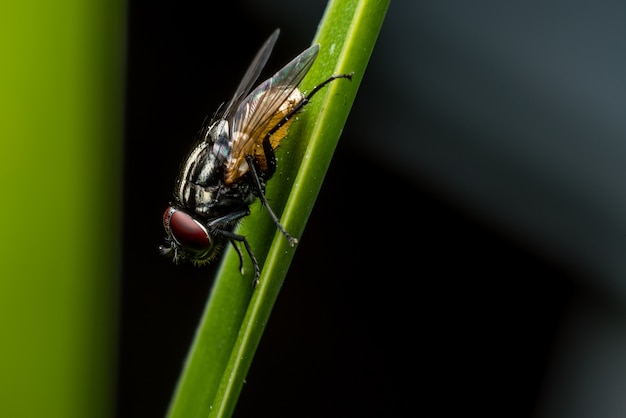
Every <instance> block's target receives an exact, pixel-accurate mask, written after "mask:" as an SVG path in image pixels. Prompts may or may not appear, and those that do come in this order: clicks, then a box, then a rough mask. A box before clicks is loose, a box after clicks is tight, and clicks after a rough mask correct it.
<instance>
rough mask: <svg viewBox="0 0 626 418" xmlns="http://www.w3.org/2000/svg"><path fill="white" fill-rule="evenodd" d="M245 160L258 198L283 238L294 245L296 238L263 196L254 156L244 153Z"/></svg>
mask: <svg viewBox="0 0 626 418" xmlns="http://www.w3.org/2000/svg"><path fill="white" fill-rule="evenodd" d="M246 161H247V162H248V166H249V167H250V172H251V174H252V178H253V179H254V185H255V187H256V189H257V192H258V194H259V199H261V203H262V204H263V206H265V208H266V209H267V212H268V213H269V214H270V217H271V218H272V220H273V221H274V223H275V224H276V227H277V228H278V230H279V231H280V232H281V233H282V234H283V235H284V236H285V238H287V241H289V245H291V246H292V247H293V246H295V245H296V244H297V243H298V239H297V238H295V237H293V236H292V235H291V234H290V233H289V232H287V231H286V230H285V228H284V227H283V226H282V225H281V223H280V220H279V219H278V217H277V216H276V214H275V213H274V211H273V210H272V208H271V207H270V204H269V202H268V201H267V198H266V197H265V193H264V192H263V185H262V184H261V179H260V178H259V173H258V171H257V168H256V161H255V160H254V157H253V156H252V155H246Z"/></svg>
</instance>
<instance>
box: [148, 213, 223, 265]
mask: <svg viewBox="0 0 626 418" xmlns="http://www.w3.org/2000/svg"><path fill="white" fill-rule="evenodd" d="M163 227H164V228H165V232H166V233H167V236H166V238H165V245H162V246H161V247H160V251H161V253H162V254H163V255H166V256H169V257H172V258H173V259H174V261H175V262H176V263H178V262H179V261H190V262H192V263H194V264H196V265H201V264H205V263H208V262H209V261H211V259H212V258H213V257H214V256H215V254H216V253H217V250H218V249H219V248H220V247H221V244H220V243H219V242H216V240H215V238H216V237H214V236H212V234H211V233H210V232H209V230H208V229H207V227H206V226H204V225H203V224H202V223H201V222H200V221H198V220H197V219H195V218H194V217H193V216H191V215H190V214H189V213H187V212H186V211H185V210H183V209H181V208H177V207H175V206H170V207H168V208H167V209H166V210H165V213H164V214H163ZM218 241H219V240H218Z"/></svg>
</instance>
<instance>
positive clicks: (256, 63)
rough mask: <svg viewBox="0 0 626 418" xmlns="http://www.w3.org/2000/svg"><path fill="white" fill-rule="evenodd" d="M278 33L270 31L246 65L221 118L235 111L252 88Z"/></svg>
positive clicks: (227, 116)
mask: <svg viewBox="0 0 626 418" xmlns="http://www.w3.org/2000/svg"><path fill="white" fill-rule="evenodd" d="M279 34H280V29H276V30H275V31H274V33H272V34H271V35H270V37H269V38H267V41H265V43H264V44H263V46H262V47H261V49H259V52H257V54H256V56H255V57H254V59H253V60H252V63H251V64H250V66H249V67H248V70H247V71H246V74H245V75H244V76H243V78H242V79H241V82H240V83H239V86H238V87H237V90H235V94H234V95H233V98H232V99H230V101H229V102H228V104H227V105H226V109H225V110H224V113H223V115H222V117H223V118H225V119H228V118H229V116H230V115H231V114H232V113H233V112H235V111H236V110H237V108H238V107H239V106H240V104H241V102H242V101H243V100H244V98H245V97H246V95H247V94H248V92H250V89H252V86H253V85H254V83H255V82H256V80H257V79H258V78H259V75H260V74H261V71H262V70H263V67H265V64H266V63H267V60H268V59H269V57H270V55H271V53H272V49H274V45H275V44H276V40H277V39H278V35H279Z"/></svg>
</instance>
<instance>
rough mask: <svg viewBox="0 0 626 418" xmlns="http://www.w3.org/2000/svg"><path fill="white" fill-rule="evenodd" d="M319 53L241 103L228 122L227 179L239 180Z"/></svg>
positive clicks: (311, 51)
mask: <svg viewBox="0 0 626 418" xmlns="http://www.w3.org/2000/svg"><path fill="white" fill-rule="evenodd" d="M318 52H319V45H313V46H311V47H309V48H308V49H306V50H304V51H303V52H302V53H301V54H300V55H298V56H297V57H296V58H294V59H293V60H292V61H291V62H290V63H289V64H287V65H285V66H284V67H283V68H282V69H281V70H279V71H278V72H277V73H276V74H274V75H273V76H272V77H271V78H269V79H268V80H266V81H264V82H263V83H261V84H260V85H259V86H258V87H257V88H255V89H254V90H253V91H252V93H250V94H249V95H248V97H246V98H245V99H244V100H243V101H242V102H241V104H240V105H239V107H238V108H237V110H236V111H235V113H234V114H233V116H232V118H231V119H230V121H229V122H230V130H231V132H230V137H231V139H232V148H231V154H230V161H229V164H228V166H227V169H226V171H227V177H228V176H229V173H228V172H230V177H231V178H234V177H238V175H237V174H233V173H234V172H236V171H237V170H239V166H240V165H242V164H245V157H246V155H250V154H253V151H252V150H253V148H254V146H255V145H258V144H261V143H262V142H263V139H264V136H265V135H266V133H267V132H268V131H269V130H270V129H272V128H274V126H269V125H270V124H274V125H275V124H276V123H277V122H276V120H275V118H274V116H275V115H276V114H277V112H278V111H279V109H280V107H281V106H282V105H283V104H284V103H285V101H287V100H288V99H290V96H291V95H292V93H294V91H295V90H296V88H297V87H298V85H299V84H300V82H301V81H302V79H303V78H304V76H305V75H306V73H307V72H308V71H309V69H310V68H311V66H312V65H313V62H314V61H315V58H317V54H318ZM246 171H247V170H246ZM241 174H243V173H241Z"/></svg>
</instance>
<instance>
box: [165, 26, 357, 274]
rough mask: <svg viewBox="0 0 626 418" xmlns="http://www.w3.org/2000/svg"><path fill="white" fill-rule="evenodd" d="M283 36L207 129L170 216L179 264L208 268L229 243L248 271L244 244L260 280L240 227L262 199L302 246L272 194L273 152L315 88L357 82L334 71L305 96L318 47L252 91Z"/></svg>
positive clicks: (170, 238)
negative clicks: (278, 213) (303, 86)
mask: <svg viewBox="0 0 626 418" xmlns="http://www.w3.org/2000/svg"><path fill="white" fill-rule="evenodd" d="M278 34H279V30H276V31H274V33H273V34H272V35H271V36H270V37H269V38H268V40H267V41H266V42H265V43H264V44H263V46H262V47H261V49H260V50H259V52H258V53H257V54H256V56H255V57H254V60H253V61H252V64H250V67H249V68H248V70H247V71H246V73H245V75H244V77H243V79H242V80H241V82H240V83H239V86H238V87H237V90H236V91H235V94H234V96H233V97H232V99H231V100H230V101H229V102H228V104H227V105H226V106H225V107H224V110H223V112H221V113H219V114H218V116H216V117H214V118H213V121H211V122H210V123H209V124H207V125H206V126H204V127H203V128H202V130H201V131H200V139H199V141H198V142H197V143H196V144H195V145H194V147H193V148H192V149H191V152H190V153H189V154H188V156H187V158H186V159H185V161H184V162H183V164H182V166H181V170H180V173H179V175H178V178H177V180H176V186H175V189H174V196H173V200H172V202H171V203H170V205H169V206H168V208H167V209H166V210H165V213H164V214H163V226H164V227H165V232H166V237H165V245H162V246H161V247H160V251H161V253H162V254H164V255H167V256H170V257H171V258H172V259H173V260H174V261H175V262H179V261H190V262H192V263H194V264H196V265H202V264H206V263H208V262H210V261H211V260H213V259H214V258H215V257H216V256H217V254H218V253H219V251H220V250H221V249H222V248H224V246H225V245H226V244H227V243H228V242H230V243H231V244H232V245H233V246H234V247H235V249H236V251H237V254H238V255H239V260H240V270H241V273H242V274H243V255H242V253H241V250H240V248H239V246H238V245H237V243H242V244H243V246H244V247H245V249H246V252H247V253H248V256H249V257H250V259H251V260H252V265H253V267H254V283H255V285H256V284H257V283H258V280H259V276H260V273H261V271H260V267H259V263H258V261H257V259H256V257H255V256H254V252H253V251H252V247H251V246H250V243H249V242H248V240H247V239H246V237H245V236H243V235H240V234H237V233H236V232H235V228H236V226H237V225H238V224H239V222H241V220H242V219H243V218H245V217H246V216H248V215H249V214H250V209H249V207H250V205H251V204H252V203H253V202H254V201H255V200H256V199H257V198H259V199H260V200H261V203H262V204H263V206H265V208H266V209H267V212H268V214H269V215H270V217H271V218H272V220H273V221H274V223H275V224H276V227H277V228H278V230H280V232H281V233H282V234H283V235H284V236H285V238H286V239H287V240H288V241H289V244H290V245H291V246H292V247H293V246H294V245H296V243H297V242H298V240H297V239H296V238H295V237H293V236H291V235H290V234H289V233H288V232H287V231H286V230H285V228H283V226H282V225H281V223H280V221H279V219H278V217H277V216H276V215H275V214H274V211H273V210H272V209H271V207H270V205H269V203H268V201H267V199H266V197H265V187H266V184H267V181H268V180H269V179H270V178H271V177H272V175H273V174H274V172H275V171H276V158H275V156H274V150H275V149H276V148H277V147H278V145H279V144H280V142H281V141H282V140H283V139H284V138H285V137H286V135H287V131H288V128H289V125H290V124H291V122H292V121H293V117H294V116H295V115H296V114H297V113H298V112H300V111H301V110H302V109H303V108H304V106H305V105H306V104H307V103H308V102H309V100H310V99H311V97H313V95H314V94H315V93H317V92H318V91H319V90H320V89H321V88H322V87H324V86H325V85H327V84H328V83H330V82H331V81H333V80H335V79H338V78H346V79H349V80H350V79H352V74H337V75H333V76H331V77H330V78H328V79H327V80H325V81H323V82H322V83H321V84H319V85H317V86H316V87H314V88H313V89H312V90H311V92H310V93H308V94H304V93H302V92H301V91H300V89H299V88H298V86H299V85H300V82H301V81H302V79H303V78H304V76H305V75H306V74H307V72H308V71H309V70H310V69H311V66H312V65H313V62H314V61H315V58H316V57H317V54H318V52H319V45H313V46H311V47H309V48H307V49H306V50H304V51H303V52H302V53H300V55H298V56H297V57H295V58H294V59H293V60H292V61H291V62H289V63H288V64H287V65H285V66H284V67H283V68H282V69H281V70H279V71H278V72H277V73H276V74H274V75H273V76H272V77H270V78H269V79H267V80H265V81H264V82H262V83H261V84H260V85H259V86H257V87H256V88H255V89H254V90H252V87H253V85H254V83H255V82H256V80H257V78H258V77H259V75H260V73H261V70H262V69H263V67H264V66H265V63H266V62H267V60H268V58H269V56H270V54H271V52H272V49H273V48H274V44H275V43H276V40H277V38H278ZM250 90H252V92H250Z"/></svg>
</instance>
